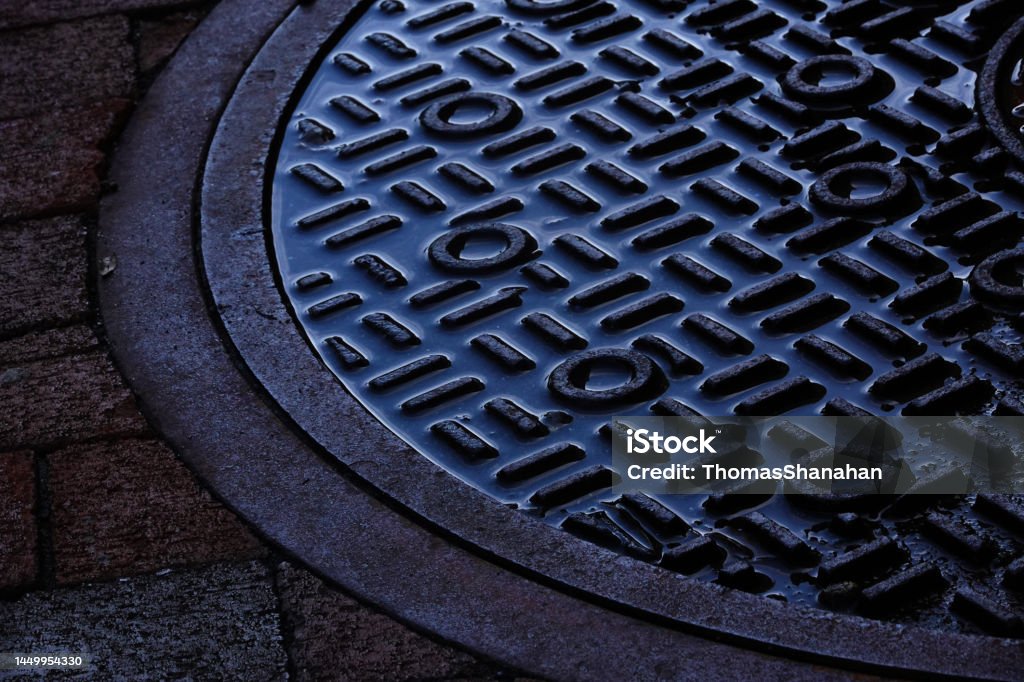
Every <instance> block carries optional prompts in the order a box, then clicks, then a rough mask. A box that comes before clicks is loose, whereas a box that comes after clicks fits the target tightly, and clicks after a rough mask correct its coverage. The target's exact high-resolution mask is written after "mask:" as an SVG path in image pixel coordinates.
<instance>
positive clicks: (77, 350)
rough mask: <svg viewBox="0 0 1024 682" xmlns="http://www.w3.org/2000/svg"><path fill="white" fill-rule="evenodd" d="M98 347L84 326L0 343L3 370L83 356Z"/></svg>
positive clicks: (58, 329)
mask: <svg viewBox="0 0 1024 682" xmlns="http://www.w3.org/2000/svg"><path fill="white" fill-rule="evenodd" d="M6 302H7V301H4V303H6ZM99 347H100V342H99V339H97V338H96V335H95V334H94V333H93V331H92V329H90V328H89V326H88V325H85V324H73V325H71V326H70V327H59V328H56V329H43V330H41V331H35V332H29V333H28V334H23V335H21V336H15V337H13V338H10V339H7V340H6V341H0V367H11V366H17V365H19V364H24V363H27V362H33V361H36V360H47V359H50V358H59V357H61V356H64V355H80V354H82V353H85V352H86V351H91V350H96V349H98V348H99Z"/></svg>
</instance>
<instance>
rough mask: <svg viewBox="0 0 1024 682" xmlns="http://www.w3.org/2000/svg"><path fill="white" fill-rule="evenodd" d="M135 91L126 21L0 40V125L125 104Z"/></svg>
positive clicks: (12, 34) (72, 25)
mask: <svg viewBox="0 0 1024 682" xmlns="http://www.w3.org/2000/svg"><path fill="white" fill-rule="evenodd" d="M134 87H135V55H134V49H133V47H132V44H131V27H130V25H129V23H128V19H126V18H125V17H120V16H113V17H103V18H99V19H88V20H84V21H75V22H67V23H61V24H54V25H52V26H43V27H38V28H29V29H20V30H15V31H6V32H4V33H2V34H0V119H8V118H18V117H22V116H27V115H29V114H36V113H39V112H43V111H47V110H50V109H59V108H67V107H73V106H79V105H82V104H89V103H92V102H101V101H105V100H111V99H119V98H127V97H130V96H131V95H132V91H133V88H134Z"/></svg>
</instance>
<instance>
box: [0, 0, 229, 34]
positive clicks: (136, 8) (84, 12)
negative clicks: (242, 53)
mask: <svg viewBox="0 0 1024 682" xmlns="http://www.w3.org/2000/svg"><path fill="white" fill-rule="evenodd" d="M201 4H207V5H208V4H212V3H211V2H209V0H198V1H197V0H24V1H20V2H4V3H0V29H4V28H10V27H13V26H28V25H31V24H47V23H52V22H56V21H66V20H68V19H80V18H82V17H92V16H98V15H103V14H116V13H122V12H143V13H145V12H149V11H161V10H165V9H178V8H181V7H189V6H193V5H201Z"/></svg>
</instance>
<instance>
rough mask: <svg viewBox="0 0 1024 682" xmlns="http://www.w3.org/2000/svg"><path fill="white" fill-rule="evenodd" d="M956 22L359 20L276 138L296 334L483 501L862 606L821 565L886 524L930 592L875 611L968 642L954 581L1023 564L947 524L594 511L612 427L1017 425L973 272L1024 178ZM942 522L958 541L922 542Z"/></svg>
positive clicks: (892, 563) (955, 16)
mask: <svg viewBox="0 0 1024 682" xmlns="http://www.w3.org/2000/svg"><path fill="white" fill-rule="evenodd" d="M956 4H961V3H934V4H933V6H929V7H921V8H917V9H911V8H907V7H899V6H895V5H894V6H889V5H886V4H884V3H847V4H842V5H835V6H829V7H825V6H824V5H823V4H822V3H814V2H808V3H786V2H779V3H758V4H755V3H753V2H748V1H746V0H736V1H732V2H717V3H682V2H679V3H672V2H661V3H642V2H632V3H618V4H615V5H613V4H611V3H607V2H586V1H582V2H577V1H574V0H568V1H562V2H545V3H540V2H532V1H526V2H519V1H518V0H510V1H509V2H507V3H505V2H499V1H497V0H495V1H493V2H476V3H469V2H454V3H449V4H444V5H438V4H437V3H428V2H404V3H402V2H395V1H394V0H387V1H385V2H383V3H380V4H377V5H373V6H368V7H366V9H365V12H364V13H363V14H362V16H361V17H360V18H359V19H358V20H357V21H355V22H354V23H353V24H352V26H351V28H349V29H348V30H347V31H345V32H344V34H343V35H342V37H341V38H340V40H338V41H337V43H336V44H334V45H332V46H331V47H330V49H329V51H328V52H327V54H326V56H325V58H324V59H323V60H322V62H321V63H320V64H319V65H318V66H317V67H316V68H315V70H314V71H313V73H312V78H311V80H310V82H309V83H308V84H307V85H306V87H305V89H304V90H303V91H302V92H300V93H299V94H298V100H297V102H296V104H295V108H294V113H293V115H292V118H291V120H290V121H288V123H287V130H286V131H285V133H284V135H283V138H282V140H281V148H280V155H279V158H278V161H277V166H276V173H275V176H274V179H273V197H272V201H271V215H272V229H273V242H274V249H275V256H276V264H277V267H278V268H279V271H280V275H281V279H282V281H283V285H284V288H285V290H286V292H287V295H288V297H289V299H290V300H291V302H292V304H293V306H294V308H295V311H296V316H297V318H298V320H299V323H300V324H301V325H302V327H303V329H304V330H305V331H306V333H307V334H308V336H309V338H310V340H311V341H312V343H313V345H314V346H315V348H316V349H317V351H318V352H319V353H320V354H321V355H322V357H323V359H324V362H325V363H326V364H327V366H328V367H330V369H331V370H332V371H333V372H334V373H335V374H336V375H337V376H338V377H339V378H340V379H341V380H342V381H343V382H344V384H345V385H346V386H347V387H348V388H349V390H351V391H352V392H353V393H354V394H355V395H356V396H358V398H359V400H360V401H361V402H362V403H363V404H364V405H366V406H367V408H368V409H370V410H371V411H372V412H373V413H374V414H375V415H377V416H378V417H379V418H380V419H381V420H382V421H384V422H385V423H386V424H388V426H389V427H390V428H392V429H393V430H394V431H395V432H396V433H398V434H400V435H401V436H402V437H403V438H404V439H405V440H406V441H407V442H409V443H411V444H412V445H414V446H415V447H416V448H417V449H418V450H419V451H420V452H421V453H423V454H424V455H426V456H428V457H430V458H431V459H433V460H434V461H436V462H437V463H438V464H440V465H441V466H443V467H445V468H446V469H448V470H449V471H451V472H453V473H455V474H456V475H458V476H459V477H460V478H462V479H464V480H465V481H467V482H469V483H471V484H472V485H474V486H476V487H478V488H480V489H482V490H485V491H487V492H488V493H489V494H491V495H492V496H494V497H495V498H497V499H498V500H500V501H502V502H505V503H510V504H515V505H518V506H519V507H520V508H521V509H523V510H524V511H526V512H528V513H531V514H536V515H538V516H542V517H543V518H544V519H545V520H547V521H548V522H550V523H553V524H556V525H561V526H563V527H566V528H568V529H570V530H573V531H574V532H577V533H579V534H581V535H584V536H586V537H589V538H592V539H596V540H598V541H600V542H602V543H603V544H610V545H613V546H615V547H616V548H617V549H620V550H622V551H626V552H629V553H631V554H634V555H638V556H642V557H645V558H648V559H649V560H652V561H659V560H660V561H662V562H663V563H667V564H668V563H671V562H670V559H671V557H672V556H674V554H675V553H678V552H679V549H678V548H679V547H682V548H690V547H691V545H693V547H692V549H693V551H694V556H695V557H696V556H697V555H698V554H699V556H700V558H699V559H695V560H694V561H693V562H688V561H687V562H677V563H680V565H684V566H685V567H686V572H688V573H694V574H696V575H697V577H699V578H704V579H708V580H718V581H720V582H724V583H726V584H736V585H738V586H740V587H744V588H745V589H749V590H751V591H755V592H761V593H766V594H768V595H769V596H773V597H776V598H780V599H784V600H788V601H793V602H797V603H805V604H817V605H826V606H831V607H834V608H840V609H845V608H849V607H850V606H851V604H855V603H856V602H857V601H858V600H857V598H856V594H858V593H859V589H858V588H856V587H855V586H852V585H849V584H845V583H844V584H841V585H839V586H836V585H826V586H823V584H822V583H821V581H815V580H813V579H812V577H811V575H812V573H813V566H814V564H815V563H816V562H815V561H814V559H813V556H814V555H815V553H816V552H820V553H822V554H824V555H825V556H830V555H832V554H836V553H842V552H843V551H844V549H845V548H846V547H848V546H849V545H850V544H851V543H856V542H858V541H860V540H865V539H871V538H874V537H880V538H887V537H891V538H895V539H896V540H897V541H898V542H899V543H901V547H900V549H899V550H893V551H892V552H891V555H889V556H888V558H880V559H879V561H880V562H881V566H879V567H878V569H877V572H876V573H875V574H873V575H872V578H873V579H878V578H883V577H886V576H887V575H888V574H889V573H890V572H892V573H896V574H897V582H899V581H900V580H906V581H907V584H906V585H903V586H902V587H899V588H898V589H897V590H896V592H897V593H900V594H902V592H903V588H905V589H906V591H907V593H908V595H909V594H910V593H911V592H912V591H914V590H916V589H917V588H919V587H922V586H924V587H923V589H922V592H924V595H925V596H924V597H923V598H921V599H918V600H914V601H913V603H912V605H911V606H910V607H909V608H899V609H897V608H895V606H896V605H897V604H896V602H897V601H898V600H897V599H893V600H892V602H891V604H892V606H893V607H894V608H893V609H891V610H893V611H894V613H892V614H890V615H891V617H894V618H897V619H899V620H905V621H927V622H930V623H933V624H936V625H939V626H942V627H960V625H959V623H960V621H951V620H950V619H949V617H948V613H947V608H948V607H949V603H950V599H952V594H953V591H949V590H946V584H947V583H946V581H947V580H949V579H953V580H954V581H956V582H957V584H958V585H960V586H962V587H966V586H971V587H974V588H978V589H983V590H987V589H988V588H989V587H991V584H993V583H995V582H997V581H998V577H999V576H1000V575H1001V570H1002V566H1003V565H1004V564H1006V563H1008V562H1009V560H1010V559H1012V558H1013V557H1014V556H1016V555H1017V554H1019V552H1020V543H1019V541H1018V539H1016V538H1015V537H1013V536H1012V534H1009V533H1007V531H1006V529H1005V528H1003V527H1001V526H999V525H992V524H989V523H987V522H985V521H982V520H980V519H978V518H975V516H974V515H973V514H972V513H970V512H969V511H968V508H967V507H966V506H965V505H964V504H957V505H953V506H952V507H950V508H948V509H944V511H941V512H939V515H940V516H939V517H938V518H932V517H928V518H927V519H925V517H923V516H922V517H918V516H914V515H911V516H910V518H900V519H898V520H893V519H890V518H889V517H887V516H879V515H878V514H877V510H874V511H872V512H870V513H867V514H862V515H861V516H858V515H857V514H856V513H854V512H856V511H858V510H856V509H843V508H841V507H842V505H839V508H835V509H813V510H806V509H799V508H794V506H793V504H791V503H790V502H787V501H785V500H783V499H781V498H777V499H774V500H771V501H768V502H764V501H763V500H759V499H757V498H748V499H744V500H743V501H741V502H738V507H739V508H730V506H729V504H727V503H722V502H721V501H718V500H700V499H694V498H691V497H677V498H666V499H663V500H660V501H658V502H654V501H651V500H643V501H640V500H636V499H626V498H624V499H616V498H614V497H612V496H609V494H608V492H607V491H608V488H609V487H610V485H611V482H612V476H613V473H612V472H611V471H610V469H609V468H608V467H609V465H610V459H611V458H610V450H611V449H610V440H609V437H610V432H609V427H608V422H609V418H610V416H611V415H614V414H631V413H632V414H643V413H649V412H654V413H656V414H694V413H699V414H704V415H722V414H732V413H737V414H744V415H750V414H755V415H770V414H781V413H785V412H789V411H795V412H801V413H817V412H822V413H825V414H839V415H854V414H861V413H862V412H861V410H864V411H867V412H870V413H875V414H884V413H886V412H894V413H898V412H900V411H902V412H903V413H905V414H945V413H951V412H953V411H958V412H962V413H964V412H966V413H985V412H992V411H993V410H995V409H997V405H1002V410H1003V411H1004V412H1006V411H1009V412H1015V411H1016V410H1017V409H1018V407H1017V406H1018V405H1019V403H1017V402H1016V398H1015V395H1016V393H1015V392H1016V390H1017V385H1016V383H1015V375H1016V371H1015V370H1017V369H1019V362H1018V361H1017V360H1016V358H1017V357H1018V355H1019V352H1020V351H1019V350H1018V349H1017V346H1016V345H1015V344H1016V340H1017V332H1016V331H1015V330H1014V329H1013V328H1012V326H1011V322H1012V321H1013V320H1012V317H1009V318H1008V317H1007V316H1005V315H1002V314H997V313H994V312H993V311H992V310H990V309H988V308H986V307H984V306H982V305H981V304H980V303H978V302H977V301H976V300H975V298H977V299H978V300H984V301H986V302H988V303H993V304H994V305H995V306H996V307H1000V308H1002V310H1004V311H1006V312H1009V313H1011V314H1016V313H1018V312H1020V305H1021V301H1022V300H1024V299H1022V298H1021V297H1020V296H1017V295H1015V294H1013V293H1008V292H1007V291H1004V288H1007V287H1003V288H1000V287H999V286H996V282H997V280H998V279H999V278H998V277H995V276H988V277H983V276H981V275H979V274H978V273H983V272H987V271H988V270H987V269H986V266H984V265H983V266H982V267H978V268H977V270H976V266H978V264H979V263H981V262H983V261H984V262H985V263H986V265H987V264H990V263H992V262H994V261H991V257H992V254H994V253H996V252H1000V251H1002V250H1003V249H1006V248H1008V247H1011V246H1013V245H1014V244H1016V242H1017V241H1018V239H1019V237H1020V230H1021V225H1022V223H1021V218H1020V216H1019V214H1018V213H1017V210H1018V209H1019V207H1020V201H1019V199H1018V198H1017V195H1018V194H1019V192H1020V191H1024V184H1022V183H1021V182H1020V180H1022V179H1024V176H1020V175H1019V174H1016V175H1015V174H1012V173H1011V174H1009V175H1008V176H1006V177H1002V172H1003V168H1004V167H1005V158H1004V157H1005V155H1004V154H1003V153H1002V151H1001V150H1000V149H999V148H998V147H989V146H988V145H987V143H986V134H985V131H984V129H983V128H982V127H981V126H980V125H979V123H978V122H977V121H976V120H975V118H974V116H973V114H972V108H973V100H974V94H973V90H974V87H975V73H974V71H973V70H972V69H971V68H969V67H970V60H969V59H967V55H969V54H970V52H971V48H974V47H976V45H973V44H971V43H970V41H969V40H968V36H966V35H965V34H962V33H958V32H956V31H954V30H953V28H952V27H953V25H954V24H950V23H948V22H951V21H952V22H961V23H963V20H964V19H965V18H966V19H967V25H968V26H970V24H971V22H972V21H973V20H974V19H975V16H976V15H977V14H978V12H975V11H972V10H969V9H967V8H962V9H956V8H955V7H953V5H956ZM951 10H952V13H951V14H949V15H948V16H947V17H946V18H945V19H943V20H941V21H938V22H937V23H935V24H934V25H933V28H932V29H931V30H930V31H929V32H928V34H927V37H925V38H920V39H917V40H914V41H908V40H906V39H905V37H913V36H914V35H916V34H917V31H918V29H920V28H921V27H923V26H925V25H926V24H928V23H930V22H932V21H933V18H934V17H936V16H938V15H942V14H946V13H949V12H950V11H951ZM966 30H968V29H966V28H964V29H957V31H966ZM965 41H966V42H967V43H968V44H966V45H965V44H963V43H964V42H965ZM965 48H966V50H965ZM883 51H884V54H879V53H880V52H883ZM964 64H967V67H966V68H965V66H963V65H964ZM1019 70H1020V67H1019V65H1016V66H1014V75H1013V77H1014V78H1019V75H1018V74H1019ZM1007 86H1009V84H1007ZM1014 87H1016V88H1019V87H1020V84H1019V82H1017V81H1014ZM961 173H962V174H961ZM986 258H989V259H990V261H986V260H985V259H986ZM994 258H995V259H1000V258H1006V255H1005V254H1004V255H998V256H995V257H994ZM1007 268H1009V266H1007ZM1004 269H1006V268H1004ZM1011 270H1012V268H1010V269H1009V270H1007V271H1008V272H1009V271H1011ZM972 271H975V272H976V274H975V276H974V278H973V279H971V283H970V285H968V283H967V282H968V279H969V276H970V275H971V273H972ZM1012 271H1013V272H1014V273H1015V272H1016V271H1015V270H1012ZM1011 279H1012V278H1011ZM1018 279H1019V278H1018ZM1005 284H1006V285H1008V289H1009V290H1012V291H1016V292H1019V291H1021V290H1020V288H1019V287H1020V282H1019V281H1016V280H1015V281H1012V282H1009V281H1007V282H1005ZM972 288H973V290H974V294H975V295H972ZM978 356H982V357H984V358H985V361H983V362H980V363H979V362H978ZM1001 399H1002V403H1000V400H1001ZM662 505H663V506H662ZM755 505H757V506H758V510H757V511H756V512H753V513H751V512H750V510H748V509H745V508H746V507H752V506H755ZM979 506H983V503H979ZM737 518H739V520H738V521H737ZM752 519H753V520H752ZM776 524H779V525H776ZM929 524H931V525H929ZM936 524H937V526H936ZM933 526H936V527H939V528H941V529H944V530H942V531H941V532H938V531H937V532H932V533H931V534H930V536H929V537H932V538H934V537H936V533H938V535H939V536H941V535H942V533H943V532H946V531H948V532H949V533H952V534H953V535H954V536H955V537H957V538H960V540H961V541H962V542H961V543H960V544H959V545H957V544H956V543H955V542H954V543H953V545H952V546H953V551H952V552H950V551H949V550H948V549H947V548H948V547H949V546H950V545H949V543H946V544H945V545H943V543H942V542H939V543H935V542H932V541H930V540H927V539H920V538H919V535H920V534H921V533H922V532H925V534H926V535H927V534H928V531H929V529H932V527H933ZM743 527H746V528H747V529H748V530H750V529H751V528H752V529H753V530H752V532H748V533H746V534H745V533H743V532H742V531H737V530H736V529H737V528H743ZM791 533H792V534H791ZM697 538H713V539H714V541H715V542H716V543H717V546H716V547H715V548H714V549H708V548H707V547H704V545H702V544H696V545H695V544H694V543H702V542H703V540H700V539H697ZM787 543H792V545H793V546H790V544H787ZM904 543H905V545H906V548H904V547H903V544H904ZM974 544H978V545H979V546H981V545H982V544H984V545H985V546H986V547H990V548H991V553H992V558H991V560H990V561H987V562H986V563H985V566H986V568H984V569H982V570H980V571H979V570H978V569H977V568H976V567H973V566H970V565H969V564H970V563H971V561H972V556H971V554H972V550H971V549H969V547H972V546H973V545H974ZM701 547H704V548H703V549H700V548H701ZM698 549H699V551H697V550H698ZM885 551H886V550H883V552H882V554H885ZM809 557H810V560H809V561H808V558H809ZM723 565H724V566H725V568H721V567H722V566H723ZM940 569H942V570H944V573H943V572H942V571H940ZM873 570H874V569H873ZM940 573H941V574H942V575H944V576H945V578H943V577H942V575H940ZM915 576H916V577H915ZM921 576H925V577H924V578H921ZM883 587H884V586H883ZM879 589H881V588H879ZM876 591H878V590H876ZM883 591H884V590H883ZM870 594H873V593H869V595H870ZM886 595H887V596H890V597H891V595H889V593H888V592H886ZM993 599H995V600H997V601H998V603H1001V604H1004V605H1005V607H1006V608H1007V609H1012V610H1015V609H1018V608H1019V607H1020V606H1021V604H1020V603H1019V602H1018V601H1017V597H1016V595H1014V594H1012V593H1005V594H1004V593H1003V592H1002V591H1001V590H999V589H998V588H996V589H995V593H994V594H993ZM882 601H884V600H881V599H868V600H867V603H866V604H865V605H866V606H867V607H870V609H869V610H874V611H876V612H878V611H886V610H890V609H889V608H888V606H889V605H888V604H887V605H885V607H884V608H883V607H880V603H881V602H882ZM970 627H973V626H968V628H970Z"/></svg>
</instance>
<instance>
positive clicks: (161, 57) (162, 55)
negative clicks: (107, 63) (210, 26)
mask: <svg viewBox="0 0 1024 682" xmlns="http://www.w3.org/2000/svg"><path fill="white" fill-rule="evenodd" d="M205 14H206V13H205V12H202V11H199V10H193V11H191V12H176V13H174V14H170V15H168V16H166V17H161V18H159V19H152V20H143V21H140V22H139V30H138V36H139V70H140V71H142V72H143V73H149V72H150V71H152V70H154V69H156V68H157V67H158V66H160V65H162V64H163V63H164V62H165V61H166V60H167V59H168V58H169V57H170V56H171V55H172V54H174V51H175V50H177V49H178V45H180V44H181V42H182V41H183V40H185V38H187V37H188V34H189V33H191V32H192V29H194V28H195V27H196V26H198V25H199V22H200V20H202V18H203V17H204V16H205Z"/></svg>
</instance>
